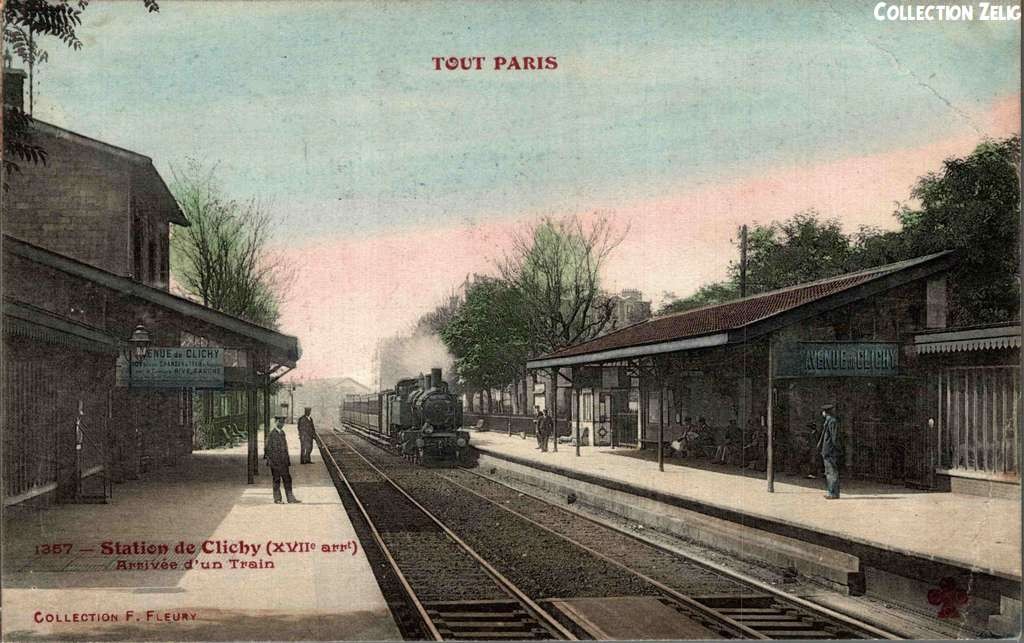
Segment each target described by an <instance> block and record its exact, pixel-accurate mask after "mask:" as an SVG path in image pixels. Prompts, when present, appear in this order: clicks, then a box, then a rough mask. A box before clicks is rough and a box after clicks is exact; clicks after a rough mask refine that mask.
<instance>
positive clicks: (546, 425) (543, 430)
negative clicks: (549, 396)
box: [537, 411, 551, 453]
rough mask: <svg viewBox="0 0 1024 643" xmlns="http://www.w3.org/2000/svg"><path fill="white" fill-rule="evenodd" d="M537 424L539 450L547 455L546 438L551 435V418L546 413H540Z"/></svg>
mask: <svg viewBox="0 0 1024 643" xmlns="http://www.w3.org/2000/svg"><path fill="white" fill-rule="evenodd" d="M538 420H539V421H538V422H537V436H538V438H539V439H540V450H541V451H543V452H544V453H547V450H548V437H549V436H550V435H551V417H550V416H549V415H548V412H547V411H541V412H540V417H539V418H538Z"/></svg>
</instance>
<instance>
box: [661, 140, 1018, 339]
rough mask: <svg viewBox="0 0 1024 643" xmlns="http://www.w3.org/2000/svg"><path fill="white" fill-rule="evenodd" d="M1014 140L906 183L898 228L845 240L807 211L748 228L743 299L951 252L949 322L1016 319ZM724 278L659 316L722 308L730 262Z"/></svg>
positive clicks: (734, 279)
mask: <svg viewBox="0 0 1024 643" xmlns="http://www.w3.org/2000/svg"><path fill="white" fill-rule="evenodd" d="M1020 159H1021V143H1020V136H1012V137H1010V138H1006V139H1003V140H998V141H985V142H983V143H982V144H980V145H979V146H978V147H977V148H976V149H975V150H974V151H973V152H972V153H971V154H969V155H968V156H966V157H963V158H949V159H946V160H945V161H944V162H943V166H942V170H941V171H939V172H932V173H929V174H927V175H925V176H923V177H921V178H920V179H918V181H917V183H916V184H915V185H914V187H913V189H912V191H911V197H913V199H915V200H916V202H917V205H916V206H915V207H911V206H910V205H906V204H904V205H902V206H901V207H900V208H899V209H898V210H897V211H896V213H895V216H896V218H897V220H898V221H899V223H900V229H899V230H895V231H882V230H879V229H877V228H872V227H866V226H862V227H861V228H859V229H858V230H857V232H855V233H853V234H851V235H844V234H843V232H842V228H841V227H840V225H839V222H838V221H837V220H835V219H828V220H822V219H821V218H820V216H819V215H818V214H817V213H815V212H814V211H813V210H811V211H807V212H803V213H799V214H796V215H794V216H793V217H791V218H790V219H787V220H786V221H783V222H780V223H773V224H771V225H767V226H763V225H759V226H755V227H754V228H753V230H751V232H750V235H749V237H748V243H749V245H748V250H747V257H748V270H747V275H748V279H749V288H748V292H761V291H764V290H769V289H774V288H782V287H785V286H790V285H794V284H797V283H802V282H806V281H813V280H815V279H821V278H825V277H831V276H834V275H838V274H842V273H844V272H849V271H853V270H859V269H863V268H870V267H873V266H878V265H882V264H886V263H892V262H895V261H901V260H904V259H910V258H913V257H919V256H922V255H926V254H931V253H934V252H940V251H942V250H951V249H952V250H960V251H961V253H960V262H959V263H958V264H957V266H956V267H955V268H954V270H953V271H952V274H951V278H950V284H951V306H950V312H951V317H952V320H953V323H955V324H958V325H966V324H976V323H987V322H1000V321H1006V320H1010V319H1018V318H1019V315H1020V311H1019V293H1020V276H1019V273H1018V269H1019V265H1020V247H1019V245H1018V244H1019V241H1018V231H1019V226H1020V170H1019V166H1020ZM729 273H730V278H729V279H728V280H727V281H723V282H716V283H712V284H709V285H706V286H703V287H701V288H700V290H698V291H697V293H695V294H694V295H691V296H690V297H687V298H685V299H677V300H674V301H670V302H669V303H668V304H666V305H665V306H663V307H662V308H661V310H659V314H664V313H669V312H679V311H683V310H689V309H691V308H696V307H698V306H703V305H707V304H714V303H722V302H724V301H728V300H730V299H734V298H735V297H737V296H738V291H739V289H738V288H737V287H736V284H737V283H738V281H739V264H738V262H733V263H732V264H730V266H729Z"/></svg>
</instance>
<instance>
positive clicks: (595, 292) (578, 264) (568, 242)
mask: <svg viewBox="0 0 1024 643" xmlns="http://www.w3.org/2000/svg"><path fill="white" fill-rule="evenodd" d="M624 236H625V232H623V233H622V234H617V233H616V232H615V230H614V229H613V227H612V225H611V223H610V222H609V221H608V219H607V218H604V217H598V218H597V219H595V220H594V222H593V223H591V224H590V225H589V226H585V225H584V224H583V222H582V221H581V220H580V219H579V218H578V217H569V218H566V219H561V220H557V221H556V220H553V219H547V218H546V219H543V220H542V221H541V222H540V223H538V224H537V225H534V226H532V227H531V228H529V229H528V230H526V231H525V232H523V233H519V234H516V235H515V237H514V238H513V242H512V251H511V254H510V255H509V256H507V257H506V258H505V260H504V261H503V262H502V263H501V265H500V266H499V268H500V270H501V274H502V277H503V278H504V279H505V281H506V282H508V284H509V285H510V286H511V287H512V288H513V289H515V291H516V292H517V293H518V300H519V302H520V305H521V306H522V310H523V315H524V317H525V320H526V323H527V325H528V327H529V330H530V348H531V353H532V354H534V355H536V354H541V353H548V352H551V351H555V350H558V349H560V348H563V347H565V346H569V345H572V344H575V343H577V342H582V341H586V340H588V339H591V338H593V337H596V336H597V335H598V334H599V333H600V332H601V331H602V330H603V329H604V327H605V326H606V325H607V324H608V322H609V320H610V319H611V317H612V312H613V311H612V302H611V301H609V300H608V299H607V298H606V297H604V296H603V295H602V293H601V287H600V273H601V269H602V267H603V266H604V264H605V262H606V261H607V259H608V257H609V255H610V254H611V253H612V251H613V250H614V249H615V248H616V246H618V245H619V243H621V241H622V239H623V238H624Z"/></svg>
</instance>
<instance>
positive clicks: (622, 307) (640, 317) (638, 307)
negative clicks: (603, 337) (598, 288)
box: [602, 288, 651, 334]
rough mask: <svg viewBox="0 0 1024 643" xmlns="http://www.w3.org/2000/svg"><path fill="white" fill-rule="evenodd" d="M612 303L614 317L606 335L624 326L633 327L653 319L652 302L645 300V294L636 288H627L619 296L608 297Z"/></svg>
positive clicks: (606, 329)
mask: <svg viewBox="0 0 1024 643" xmlns="http://www.w3.org/2000/svg"><path fill="white" fill-rule="evenodd" d="M606 296H607V297H608V299H609V300H610V301H611V303H612V316H611V319H610V320H609V321H608V325H607V326H605V328H604V331H603V333H602V334H604V333H610V332H612V331H613V330H618V329H620V328H623V327H624V326H631V325H632V324H636V323H638V322H642V321H644V320H645V319H650V317H651V302H650V301H649V300H646V301H645V300H644V297H643V293H641V292H640V291H639V290H637V289H636V288H626V289H624V290H622V291H621V292H620V293H619V294H617V295H606Z"/></svg>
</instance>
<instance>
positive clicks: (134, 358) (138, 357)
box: [125, 324, 152, 388]
mask: <svg viewBox="0 0 1024 643" xmlns="http://www.w3.org/2000/svg"><path fill="white" fill-rule="evenodd" d="M151 341H152V338H151V337H150V334H149V331H148V330H147V329H146V327H145V326H143V325H142V324H139V325H138V326H136V327H135V330H133V331H132V335H131V337H129V338H128V351H127V353H128V354H127V355H126V356H125V357H126V358H127V359H128V388H131V386H132V364H134V363H135V362H141V361H142V360H144V359H146V353H148V352H149V344H150V343H151Z"/></svg>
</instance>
